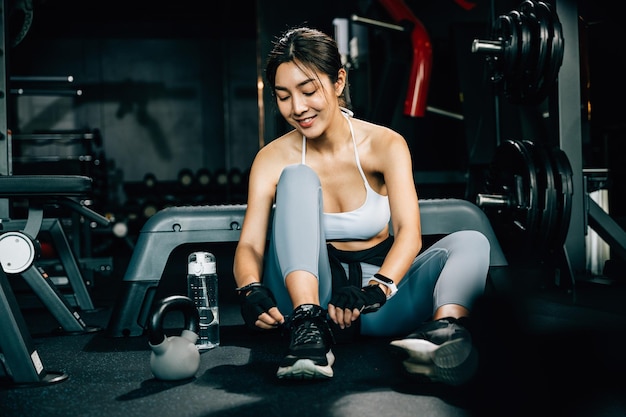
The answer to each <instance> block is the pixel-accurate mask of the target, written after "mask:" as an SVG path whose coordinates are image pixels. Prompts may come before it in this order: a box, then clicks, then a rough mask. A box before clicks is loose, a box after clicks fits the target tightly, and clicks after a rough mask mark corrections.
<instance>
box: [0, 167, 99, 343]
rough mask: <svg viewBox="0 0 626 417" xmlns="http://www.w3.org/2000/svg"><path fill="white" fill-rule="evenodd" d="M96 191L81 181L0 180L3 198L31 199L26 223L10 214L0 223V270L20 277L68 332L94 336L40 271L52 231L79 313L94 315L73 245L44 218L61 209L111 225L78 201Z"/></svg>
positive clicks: (56, 222) (53, 222)
mask: <svg viewBox="0 0 626 417" xmlns="http://www.w3.org/2000/svg"><path fill="white" fill-rule="evenodd" d="M91 191H92V179H91V178H90V177H85V176H81V175H52V176H45V175H8V176H0V198H2V199H14V198H26V199H28V215H27V219H13V218H11V216H10V215H9V214H8V213H6V215H3V216H1V217H0V264H1V265H2V268H3V270H4V272H5V273H6V274H7V275H21V276H22V278H24V280H25V281H26V282H27V283H28V285H29V286H30V287H31V289H32V290H33V292H35V294H36V295H37V296H38V297H39V298H40V300H41V302H42V303H43V304H44V305H45V306H46V307H47V308H48V310H49V311H50V312H51V313H52V314H53V315H54V317H55V318H56V320H57V321H58V322H59V324H60V325H61V327H62V328H63V330H64V331H66V332H69V333H74V332H78V333H80V332H85V331H91V329H90V328H88V327H87V326H86V325H85V323H84V322H83V321H82V319H81V318H80V315H79V314H78V312H77V311H76V310H75V309H74V305H72V303H70V301H69V300H68V299H67V297H66V296H65V295H63V294H61V292H60V291H59V289H58V288H57V287H56V285H55V284H54V283H53V282H52V281H51V280H50V279H49V277H48V276H47V274H46V273H45V272H44V271H43V270H42V269H41V268H40V267H38V265H37V262H36V261H37V257H38V246H39V245H38V241H37V240H36V239H37V236H38V235H39V234H40V232H42V231H48V232H49V233H50V236H51V238H52V241H53V243H54V244H55V246H56V251H57V254H58V256H59V259H60V261H61V264H62V265H63V269H64V270H65V273H66V274H67V278H68V281H69V283H70V285H71V287H72V290H73V291H74V292H73V294H72V298H74V299H75V303H76V307H78V308H79V309H81V310H93V309H94V306H93V303H92V300H91V297H90V296H89V293H88V291H87V287H86V285H85V281H84V279H83V275H82V273H81V270H80V268H79V266H78V263H77V261H76V257H75V254H74V253H73V252H72V249H71V247H70V245H69V242H68V239H67V236H66V234H65V232H64V231H63V227H62V225H61V222H60V220H59V219H57V218H44V207H45V206H49V205H59V206H65V207H67V208H70V209H71V210H73V211H75V212H78V213H79V214H81V215H83V216H85V217H86V218H88V219H90V220H92V221H95V222H97V223H98V224H100V225H108V224H109V220H108V219H107V218H106V217H104V216H101V215H100V214H98V213H96V212H94V211H93V210H91V209H90V208H88V207H86V206H84V205H83V204H81V203H79V202H78V201H76V200H74V199H73V198H77V197H85V196H87V195H89V193H91Z"/></svg>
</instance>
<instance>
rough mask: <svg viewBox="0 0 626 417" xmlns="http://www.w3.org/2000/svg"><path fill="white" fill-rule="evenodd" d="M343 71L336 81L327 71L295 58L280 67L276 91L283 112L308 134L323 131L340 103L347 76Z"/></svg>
mask: <svg viewBox="0 0 626 417" xmlns="http://www.w3.org/2000/svg"><path fill="white" fill-rule="evenodd" d="M342 74H343V73H342V72H341V71H340V74H339V79H338V80H337V82H336V83H335V84H333V83H332V82H331V81H330V78H329V77H328V76H327V75H326V74H323V73H319V72H316V71H314V70H310V69H307V68H305V67H303V66H301V65H298V64H296V63H294V62H285V63H283V64H280V65H279V66H278V68H277V70H276V83H275V87H274V93H275V95H276V103H277V104H278V109H279V110H280V114H281V115H282V116H283V117H284V118H285V120H286V121H287V122H288V123H289V124H290V125H292V126H293V127H294V128H296V129H297V130H298V131H299V132H301V133H302V134H303V135H305V136H306V137H307V138H314V137H318V136H320V135H322V134H323V133H324V132H325V131H326V129H327V127H328V123H329V122H330V120H331V117H332V116H333V115H334V114H335V110H336V109H337V108H338V107H339V100H338V97H339V95H340V94H341V92H342V91H343V85H344V84H343V83H344V81H345V76H344V75H342Z"/></svg>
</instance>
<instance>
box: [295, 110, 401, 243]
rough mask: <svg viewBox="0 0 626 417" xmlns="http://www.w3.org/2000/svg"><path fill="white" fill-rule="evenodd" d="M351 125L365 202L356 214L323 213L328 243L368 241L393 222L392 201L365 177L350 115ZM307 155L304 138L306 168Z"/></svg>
mask: <svg viewBox="0 0 626 417" xmlns="http://www.w3.org/2000/svg"><path fill="white" fill-rule="evenodd" d="M344 116H345V117H346V120H348V125H349V126H350V134H351V135H352V143H353V144H354V154H355V159H356V165H357V167H358V169H359V172H360V173H361V177H362V178H363V182H364V183H365V190H366V196H365V202H364V203H363V205H361V207H359V208H357V209H356V210H352V211H346V212H342V213H324V215H323V227H324V232H325V234H326V240H328V241H333V240H334V241H341V240H344V241H350V240H368V239H371V238H372V237H374V236H376V235H377V234H378V233H380V231H381V230H383V228H384V227H388V225H389V221H390V219H391V210H390V208H389V198H388V197H387V196H384V195H381V194H378V193H377V192H376V191H374V190H373V189H372V187H370V185H369V183H368V182H367V178H366V177H365V173H364V172H363V169H362V168H361V161H360V160H359V153H358V151H357V147H356V140H355V139H354V130H353V128H352V122H351V121H350V117H349V115H347V114H345V113H344ZM305 155H306V137H304V136H303V137H302V163H303V164H305Z"/></svg>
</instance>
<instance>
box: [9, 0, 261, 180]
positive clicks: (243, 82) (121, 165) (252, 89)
mask: <svg viewBox="0 0 626 417" xmlns="http://www.w3.org/2000/svg"><path fill="white" fill-rule="evenodd" d="M200 6H201V5H200V2H197V1H191V0H181V1H176V2H171V1H161V0H158V1H144V0H140V1H131V2H122V1H117V0H114V1H103V2H83V1H61V0H47V1H37V0H35V2H34V13H33V16H34V17H33V22H32V25H31V28H30V30H29V32H28V33H27V35H26V37H25V38H24V39H23V41H22V42H20V43H19V44H18V45H17V46H15V47H14V48H13V49H12V50H11V56H10V65H11V67H10V68H11V69H10V75H11V76H28V77H33V76H35V77H39V76H67V75H72V76H73V77H74V78H75V82H74V83H73V85H59V84H58V83H39V84H37V85H35V87H36V89H38V90H40V92H39V93H37V94H31V93H28V94H24V95H20V96H17V95H15V96H12V97H11V100H12V101H13V102H14V104H15V105H14V106H12V109H13V112H12V114H11V115H10V117H11V120H12V123H11V126H10V127H11V129H13V132H14V133H32V132H42V131H52V130H54V131H59V130H72V129H84V128H87V129H99V130H100V132H101V136H102V138H103V144H102V145H103V148H104V151H105V154H106V158H107V160H108V161H109V162H110V163H111V164H112V165H114V166H115V167H116V169H118V170H119V171H120V172H121V174H122V175H123V180H124V181H141V180H142V178H143V176H144V175H145V174H146V173H153V174H155V175H156V177H157V178H158V179H159V180H175V179H176V178H177V174H178V172H179V171H180V170H181V169H183V168H189V169H191V170H193V171H196V170H198V169H199V168H201V167H207V168H210V169H211V170H217V169H220V168H226V169H231V168H239V169H241V170H242V171H243V170H245V169H247V168H248V167H249V165H250V163H251V161H252V158H253V156H254V154H255V153H256V151H257V150H258V142H259V141H258V110H257V97H256V20H255V3H254V1H253V0H249V1H238V2H236V3H233V2H219V3H213V2H211V3H207V4H206V5H203V6H202V7H200ZM206 9H208V10H206ZM31 84H32V83H31ZM12 86H15V87H21V86H22V85H21V83H18V82H12ZM78 89H80V90H82V95H80V96H77V95H75V94H74V95H72V93H73V92H74V91H76V90H78ZM61 148H62V147H61ZM57 151H58V152H63V151H64V150H63V149H57Z"/></svg>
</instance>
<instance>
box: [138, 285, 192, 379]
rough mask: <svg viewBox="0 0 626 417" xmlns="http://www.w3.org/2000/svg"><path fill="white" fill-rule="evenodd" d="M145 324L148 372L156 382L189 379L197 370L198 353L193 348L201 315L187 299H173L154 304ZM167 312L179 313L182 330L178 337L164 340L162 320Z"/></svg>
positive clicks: (178, 297) (183, 297) (174, 296)
mask: <svg viewBox="0 0 626 417" xmlns="http://www.w3.org/2000/svg"><path fill="white" fill-rule="evenodd" d="M152 311H153V312H152V316H151V319H150V321H149V323H148V342H149V345H150V348H152V353H151V354H150V368H151V369H152V374H153V375H154V376H155V377H156V378H157V379H162V380H178V379H186V378H191V377H192V376H194V375H195V373H196V372H197V371H198V368H199V367H200V352H199V351H198V348H197V347H196V340H198V328H199V323H200V315H199V313H198V309H197V308H196V306H195V305H194V303H193V301H192V300H191V299H190V298H189V297H185V296H182V295H172V296H169V297H166V298H163V299H162V300H159V301H157V302H156V304H155V306H154V308H153V310H152ZM170 311H181V312H182V313H183V315H184V318H185V329H184V330H183V331H182V333H181V335H180V336H169V337H166V336H165V333H164V331H163V320H164V318H165V316H166V314H167V313H169V312H170Z"/></svg>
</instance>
